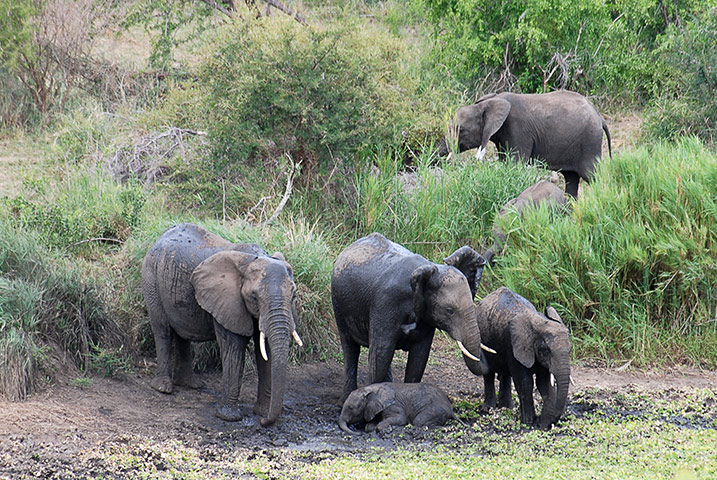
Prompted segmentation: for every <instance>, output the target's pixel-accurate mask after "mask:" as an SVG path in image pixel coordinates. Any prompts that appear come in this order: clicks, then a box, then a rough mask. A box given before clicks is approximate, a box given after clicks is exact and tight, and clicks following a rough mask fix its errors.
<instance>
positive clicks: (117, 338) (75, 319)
mask: <svg viewBox="0 0 717 480" xmlns="http://www.w3.org/2000/svg"><path fill="white" fill-rule="evenodd" d="M124 343H125V341H124V332H123V331H122V330H121V329H120V328H119V326H118V325H117V324H116V323H115V322H114V321H113V320H112V319H111V318H110V317H109V316H108V315H107V308H106V305H105V303H104V302H103V300H102V295H101V293H100V290H99V288H98V287H97V285H96V284H95V283H93V281H92V280H88V279H87V277H86V275H85V272H84V271H82V270H81V269H79V268H78V267H76V266H72V265H70V264H69V263H68V262H67V261H66V260H64V259H62V258H60V257H58V256H56V255H55V254H53V253H52V252H51V251H50V250H48V249H46V248H45V247H43V246H42V245H41V242H40V239H39V237H38V236H37V235H35V234H33V233H32V232H30V231H27V230H23V229H18V228H16V227H14V226H12V225H10V223H9V222H7V221H6V220H4V219H0V345H1V346H2V348H1V349H0V374H1V375H2V378H1V379H0V388H2V391H0V395H3V396H6V397H8V398H11V399H22V398H24V397H25V396H26V395H28V394H29V393H31V392H32V391H33V390H34V389H35V388H36V386H37V383H38V380H39V378H40V375H41V374H46V375H48V376H50V377H52V371H53V369H52V368H51V367H50V365H49V364H48V361H49V360H48V358H50V355H49V354H50V353H55V354H57V355H53V357H62V358H69V359H71V361H72V362H73V363H74V364H75V365H76V366H77V367H79V368H83V369H84V368H88V367H89V363H88V361H89V358H90V354H91V353H92V352H93V349H94V348H95V347H100V346H101V347H102V348H111V349H115V350H117V349H119V347H120V346H121V345H123V344H124Z"/></svg>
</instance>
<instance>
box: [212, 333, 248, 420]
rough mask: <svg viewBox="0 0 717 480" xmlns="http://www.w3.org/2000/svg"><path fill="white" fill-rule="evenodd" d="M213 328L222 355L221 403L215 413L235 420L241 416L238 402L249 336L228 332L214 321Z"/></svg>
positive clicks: (226, 418)
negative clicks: (222, 391) (222, 396)
mask: <svg viewBox="0 0 717 480" xmlns="http://www.w3.org/2000/svg"><path fill="white" fill-rule="evenodd" d="M214 330H215V332H216V335H217V343H218V344H219V352H220V353H221V357H222V384H223V387H224V400H223V404H222V405H221V406H220V407H218V408H217V411H216V413H215V414H216V416H217V417H219V418H221V419H222V420H226V421H228V422H236V421H238V420H241V419H242V418H243V415H242V412H241V409H240V408H239V405H238V404H239V392H240V390H241V384H242V378H243V376H244V354H245V353H246V346H247V343H249V337H244V336H241V335H237V334H236V333H233V332H230V331H229V330H227V329H226V328H224V327H223V326H221V325H220V324H219V323H218V322H216V321H215V322H214Z"/></svg>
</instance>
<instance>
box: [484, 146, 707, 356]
mask: <svg viewBox="0 0 717 480" xmlns="http://www.w3.org/2000/svg"><path fill="white" fill-rule="evenodd" d="M715 185H717V156H715V154H714V153H711V152H709V151H708V150H706V149H705V148H704V147H703V146H702V145H701V144H700V143H699V141H697V140H696V139H694V138H691V139H686V140H682V141H680V142H678V143H677V144H676V145H674V146H667V145H659V146H656V147H654V148H652V149H645V148H643V149H640V150H637V151H635V152H628V153H623V154H621V155H619V156H615V157H614V158H613V159H607V158H605V159H603V160H602V161H601V162H600V164H599V166H598V169H597V173H596V177H595V180H594V182H593V183H592V184H591V185H590V187H589V188H586V189H585V191H584V192H583V193H581V196H580V197H579V199H578V201H577V203H575V204H574V206H573V213H572V215H571V216H566V217H562V218H560V219H553V221H552V222H551V221H550V219H549V218H548V215H549V213H548V212H547V211H545V210H538V211H535V212H530V213H527V214H525V216H524V220H523V221H522V222H514V223H513V224H512V225H504V226H505V227H506V228H507V231H509V232H510V233H509V238H508V241H507V243H508V246H507V252H506V254H505V255H504V256H503V257H502V258H501V259H500V260H499V265H500V269H499V272H498V273H499V275H500V277H501V278H502V279H503V281H504V284H505V285H506V286H508V287H509V288H512V289H513V290H515V291H516V292H518V293H519V294H521V295H523V296H525V297H526V298H528V299H529V300H530V301H532V302H534V303H535V304H536V305H537V306H539V307H544V306H546V305H549V304H550V305H554V306H555V307H556V308H557V309H558V311H559V312H560V314H561V316H562V317H563V319H564V320H566V321H567V323H568V324H569V325H570V328H571V330H572V334H573V342H574V343H573V344H574V346H575V347H576V348H575V351H576V354H577V356H578V357H582V358H585V357H590V356H593V355H594V356H597V357H599V358H630V359H633V360H635V363H637V364H642V365H644V364H647V363H650V362H656V363H668V362H679V361H686V360H689V361H692V362H695V363H698V364H706V365H711V366H714V365H715V364H717V323H715V317H714V316H715V312H716V311H717V310H716V309H717V290H715V286H716V285H717V251H716V250H715V247H716V246H717V195H716V194H715Z"/></svg>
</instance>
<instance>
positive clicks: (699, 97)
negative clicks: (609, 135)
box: [644, 7, 717, 145]
mask: <svg viewBox="0 0 717 480" xmlns="http://www.w3.org/2000/svg"><path fill="white" fill-rule="evenodd" d="M715 45H717V7H712V8H710V9H707V10H705V11H704V12H702V13H700V14H697V15H696V16H694V17H693V18H691V19H690V21H689V22H686V23H685V24H684V25H683V26H681V27H673V28H671V29H670V30H669V32H668V34H667V35H666V36H665V38H664V39H663V41H662V44H661V47H660V49H659V51H658V55H659V56H660V58H662V59H663V61H664V62H665V63H666V64H667V65H668V67H669V70H668V72H667V73H666V74H665V78H663V79H662V85H663V88H662V89H661V91H660V94H659V96H658V97H657V99H656V100H655V101H654V102H653V103H652V105H650V107H649V108H648V110H647V114H646V121H645V128H644V131H645V133H646V135H647V137H648V139H651V140H653V141H654V140H668V139H675V138H678V137H679V136H681V135H687V134H693V135H697V136H699V137H700V138H701V139H702V140H703V141H704V142H706V143H709V144H711V145H715V144H717V96H715V91H716V90H717V71H716V70H715V65H717V49H715Z"/></svg>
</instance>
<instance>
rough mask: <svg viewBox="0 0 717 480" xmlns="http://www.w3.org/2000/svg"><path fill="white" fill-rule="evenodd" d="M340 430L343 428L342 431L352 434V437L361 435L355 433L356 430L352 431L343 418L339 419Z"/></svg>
mask: <svg viewBox="0 0 717 480" xmlns="http://www.w3.org/2000/svg"><path fill="white" fill-rule="evenodd" d="M339 428H341V430H343V431H344V432H346V433H350V434H351V435H358V434H359V432H356V431H354V430H351V429H350V428H349V426H348V424H347V423H346V419H344V418H341V417H339Z"/></svg>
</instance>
